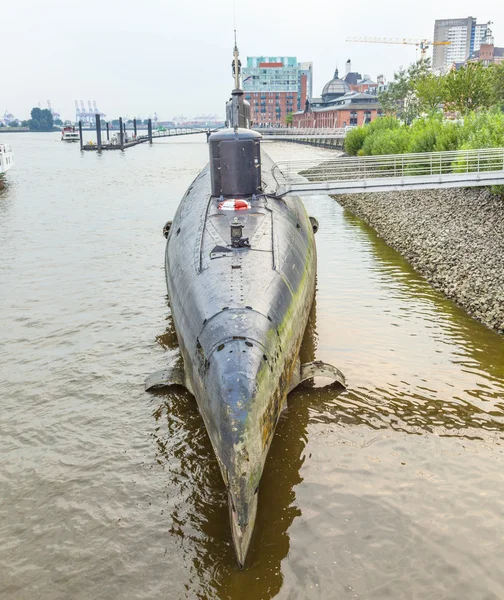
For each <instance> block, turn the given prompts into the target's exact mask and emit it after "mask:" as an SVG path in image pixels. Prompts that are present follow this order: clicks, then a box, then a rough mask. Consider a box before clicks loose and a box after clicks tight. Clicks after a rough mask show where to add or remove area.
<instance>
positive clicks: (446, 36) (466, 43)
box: [432, 17, 489, 70]
mask: <svg viewBox="0 0 504 600" xmlns="http://www.w3.org/2000/svg"><path fill="white" fill-rule="evenodd" d="M488 25H489V24H488V23H476V19H475V18H474V17H467V19H437V20H436V22H435V24H434V41H435V42H450V44H448V45H446V46H433V56H432V68H433V69H434V70H442V69H446V68H447V67H450V66H451V65H452V64H453V63H457V62H464V61H465V60H467V59H468V58H469V57H470V56H471V55H472V54H473V52H475V51H476V50H479V47H480V45H481V42H482V41H483V40H484V39H485V38H486V36H487V30H488Z"/></svg>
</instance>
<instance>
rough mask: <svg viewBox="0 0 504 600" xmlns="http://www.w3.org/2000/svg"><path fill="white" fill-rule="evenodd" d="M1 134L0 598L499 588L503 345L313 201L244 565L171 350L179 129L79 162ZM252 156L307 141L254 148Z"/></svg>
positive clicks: (193, 147) (190, 165)
mask: <svg viewBox="0 0 504 600" xmlns="http://www.w3.org/2000/svg"><path fill="white" fill-rule="evenodd" d="M58 137H59V136H58V135H57V134H19V135H15V136H14V135H11V137H10V138H9V143H11V144H12V146H13V147H14V151H15V157H16V165H15V167H14V168H13V169H12V170H11V171H9V173H8V175H7V187H6V189H5V190H3V191H1V192H0V250H1V251H0V319H1V321H0V340H1V345H0V385H1V387H0V389H1V399H0V460H1V468H0V598H2V600H3V599H4V598H6V599H15V600H24V599H26V600H28V599H29V600H33V599H34V598H37V599H41V600H58V599H69V598H71V599H72V600H80V599H83V600H84V599H86V600H87V599H91V598H92V599H100V600H101V599H116V598H117V599H121V600H123V599H124V600H129V599H142V600H143V599H145V600H147V599H149V600H151V599H158V598H163V599H165V598H170V599H171V598H174V599H178V598H188V599H193V598H198V599H206V598H219V599H221V598H222V599H224V598H225V599H228V598H229V599H233V600H235V599H236V600H238V599H244V600H249V599H250V600H258V599H261V600H262V599H269V598H280V599H289V600H291V599H297V598H300V599H301V598H302V599H305V598H310V599H311V598H323V599H328V598H330V599H333V598H334V599H340V598H341V599H346V598H349V599H350V598H351V599H354V598H359V599H373V600H375V599H384V600H385V599H387V600H396V599H397V600H399V599H404V598H414V599H421V598H422V599H423V598H425V599H429V600H433V599H438V598H439V599H461V598H464V599H465V598H468V599H471V600H479V599H481V600H483V599H485V600H490V599H501V598H504V464H503V463H504V461H503V431H504V341H503V339H502V338H501V337H499V336H498V335H497V334H495V333H493V332H491V331H489V330H488V329H486V328H485V327H483V326H482V325H480V324H478V323H477V322H475V321H473V320H471V319H470V318H469V317H467V316H466V315H465V314H464V313H463V312H462V310H460V309H459V308H457V307H456V306H455V305H453V304H452V303H451V302H450V301H447V300H446V299H444V298H443V297H442V296H441V295H440V294H439V293H438V292H436V291H434V290H433V289H431V288H430V286H429V285H428V284H426V283H425V281H424V280H423V279H422V278H421V277H420V276H418V275H417V274H416V273H415V272H414V271H413V270H412V269H411V268H410V267H409V265H408V264H407V263H406V262H405V261H404V260H403V259H402V258H401V257H400V256H399V255H398V254H397V253H396V252H395V251H393V250H392V249H390V248H389V247H388V246H386V245H385V243H384V242H383V241H382V240H381V239H380V238H379V237H378V236H377V235H376V234H375V233H374V232H373V230H371V229H370V228H369V227H367V226H366V225H365V224H364V223H363V222H362V221H361V220H360V219H358V218H356V217H354V216H352V215H351V214H349V213H348V212H346V211H344V210H343V209H342V208H341V207H340V206H339V205H338V204H337V202H335V201H334V200H332V199H330V198H329V197H327V196H317V197H313V198H310V199H307V200H306V206H307V209H308V212H309V214H312V215H314V216H316V217H317V219H318V220H319V223H320V230H319V232H318V234H317V237H316V239H317V247H318V255H319V265H318V291H317V298H316V305H315V307H314V310H313V313H312V316H311V321H310V325H309V327H308V330H307V335H306V340H305V343H304V347H303V355H304V358H306V359H313V358H314V357H315V358H317V359H322V360H325V361H327V362H331V363H333V364H334V365H336V366H337V367H339V368H340V369H341V370H342V371H343V372H344V373H345V375H346V377H347V380H348V390H347V391H344V392H343V393H340V394H338V392H337V391H335V390H332V391H327V390H323V389H322V388H320V387H315V386H312V387H305V388H300V389H298V390H296V391H295V392H293V393H292V394H291V396H290V397H289V400H290V401H289V408H288V410H287V411H286V412H285V413H284V415H283V417H282V419H281V421H280V423H279V426H278V429H277V432H276V435H275V439H274V441H273V444H272V447H271V452H270V456H269V459H268V463H267V465H266V469H265V473H264V475H263V480H262V483H261V488H260V493H259V512H258V519H257V525H256V533H255V537H254V539H253V543H252V548H251V551H250V553H249V557H248V568H247V569H246V570H244V571H239V570H238V569H237V568H236V563H235V558H234V552H233V548H232V546H231V543H230V531H229V525H228V512H227V505H226V496H225V490H224V486H223V483H222V481H221V478H220V474H219V470H218V467H217V464H216V462H215V459H214V457H213V454H212V451H211V447H210V443H209V440H208V438H207V436H206V433H205V429H204V426H203V423H202V421H201V418H200V416H199V414H198V412H197V410H196V407H195V402H194V400H193V399H192V398H191V396H190V395H189V394H187V393H184V392H183V391H182V390H179V389H176V390H175V389H171V390H165V391H162V392H157V393H155V394H148V393H145V392H144V390H143V380H144V378H145V376H146V375H148V374H149V373H150V372H151V371H154V370H157V369H160V368H162V367H163V366H164V365H165V364H166V362H167V361H168V360H170V359H171V357H172V356H173V355H175V353H176V340H175V335H174V331H173V326H172V323H171V321H170V317H169V308H168V305H167V299H166V291H165V282H164V272H163V268H164V267H163V258H164V256H163V254H164V244H165V240H164V238H163V237H162V234H161V229H162V226H163V224H164V222H165V221H166V220H167V219H169V218H170V217H172V216H173V214H174V211H175V209H176V207H177V204H178V202H179V200H180V198H181V197H182V195H183V193H184V191H185V189H186V188H187V186H188V185H189V183H190V182H191V180H192V179H193V177H195V176H196V175H197V174H198V172H199V170H200V169H201V168H202V167H203V166H204V164H205V162H206V159H207V145H206V143H205V140H204V139H203V136H201V137H200V136H191V137H188V138H178V139H173V140H165V141H157V142H156V143H155V144H154V145H153V146H152V147H149V146H148V145H142V146H139V147H136V148H132V149H130V150H128V151H126V152H125V153H124V154H121V153H120V152H110V153H104V154H103V155H101V156H99V155H97V154H96V153H86V154H85V155H81V153H80V152H79V150H78V148H77V147H76V146H74V145H67V144H63V143H61V142H60V141H59V139H58ZM265 148H267V150H268V153H269V154H270V155H271V156H272V157H273V158H274V159H280V158H287V159H290V158H295V157H300V158H311V157H313V156H321V157H325V156H327V155H328V153H330V152H331V151H329V150H322V149H315V148H309V147H305V146H298V145H294V144H286V143H278V142H276V143H271V144H267V145H266V144H265Z"/></svg>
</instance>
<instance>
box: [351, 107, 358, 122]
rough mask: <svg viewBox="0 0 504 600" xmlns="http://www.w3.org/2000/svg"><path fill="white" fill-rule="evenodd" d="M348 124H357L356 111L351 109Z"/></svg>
mask: <svg viewBox="0 0 504 600" xmlns="http://www.w3.org/2000/svg"><path fill="white" fill-rule="evenodd" d="M350 125H357V111H356V110H352V112H351V113H350Z"/></svg>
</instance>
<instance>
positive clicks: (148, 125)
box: [147, 119, 152, 144]
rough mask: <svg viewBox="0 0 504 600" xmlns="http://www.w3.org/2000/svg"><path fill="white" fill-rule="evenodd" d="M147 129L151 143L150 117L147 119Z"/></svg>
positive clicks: (150, 142)
mask: <svg viewBox="0 0 504 600" xmlns="http://www.w3.org/2000/svg"><path fill="white" fill-rule="evenodd" d="M147 131H148V135H149V144H152V119H149V120H148V121H147Z"/></svg>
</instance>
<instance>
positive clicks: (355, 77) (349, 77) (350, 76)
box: [345, 71, 362, 85]
mask: <svg viewBox="0 0 504 600" xmlns="http://www.w3.org/2000/svg"><path fill="white" fill-rule="evenodd" d="M361 79H362V75H361V74H360V73H356V72H355V71H350V73H347V74H346V76H345V81H346V82H347V83H348V84H349V85H357V84H358V83H359V82H360V80H361Z"/></svg>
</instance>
